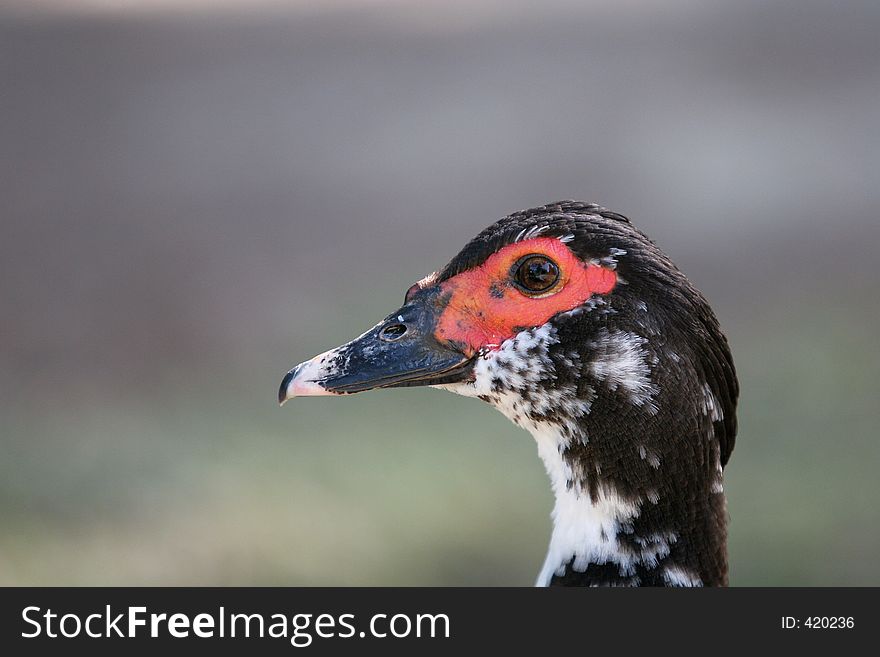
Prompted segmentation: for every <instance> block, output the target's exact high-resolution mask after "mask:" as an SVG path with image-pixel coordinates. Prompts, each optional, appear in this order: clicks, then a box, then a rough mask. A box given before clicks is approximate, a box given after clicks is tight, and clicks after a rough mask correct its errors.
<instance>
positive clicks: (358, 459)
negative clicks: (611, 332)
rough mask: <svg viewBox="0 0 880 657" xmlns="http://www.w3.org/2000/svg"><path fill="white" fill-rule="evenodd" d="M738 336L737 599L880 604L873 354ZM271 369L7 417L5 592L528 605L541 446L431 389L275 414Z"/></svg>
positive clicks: (830, 328) (831, 329)
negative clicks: (349, 588) (459, 598)
mask: <svg viewBox="0 0 880 657" xmlns="http://www.w3.org/2000/svg"><path fill="white" fill-rule="evenodd" d="M831 316H833V315H830V314H829V315H827V316H826V317H831ZM795 321H797V325H798V330H797V331H792V330H788V329H787V328H786V327H790V326H792V325H793V323H794V322H795ZM740 326H743V327H744V326H746V325H744V324H739V325H738V326H737V329H736V330H735V331H734V332H733V333H732V334H731V338H732V343H733V348H734V353H735V354H736V356H737V363H738V367H739V372H740V379H741V382H742V388H743V394H742V401H741V407H740V409H741V410H740V433H739V437H738V440H737V447H736V450H735V451H734V454H733V458H732V460H731V462H730V465H729V467H728V469H727V475H726V482H725V488H726V490H727V493H728V498H729V508H730V514H731V517H732V522H731V526H730V555H731V572H732V575H731V581H732V584H734V585H790V584H798V585H806V584H815V585H831V584H851V585H869V584H874V585H876V584H878V583H880V567H878V564H877V562H876V554H877V553H878V552H880V529H878V523H877V519H878V518H877V502H878V493H877V491H878V485H877V481H876V472H875V470H876V465H877V463H878V462H880V445H878V441H877V440H876V425H875V423H874V419H875V418H876V415H877V411H876V408H875V407H876V395H875V394H873V392H872V380H873V376H874V373H875V372H876V371H878V366H880V362H878V361H880V359H878V356H877V351H876V349H872V345H873V342H874V341H873V336H872V335H871V333H870V331H868V330H867V327H862V328H860V326H862V325H861V324H859V323H858V322H855V323H854V322H850V323H846V324H840V323H837V322H831V321H828V320H827V319H826V320H824V321H823V320H821V319H819V320H813V321H809V322H808V321H805V317H793V316H792V315H791V314H790V313H788V314H778V316H776V317H775V318H774V317H770V318H767V321H766V323H765V324H764V325H763V327H762V330H761V332H760V333H755V334H748V333H747V332H745V331H740V330H739V327H740ZM829 336H832V337H831V339H829ZM311 339H312V338H310V340H311ZM324 346H327V345H324ZM254 364H255V365H256V366H257V367H255V369H253V370H245V371H242V370H237V371H226V372H213V373H211V375H207V374H206V373H205V372H201V373H199V379H198V380H195V379H192V378H186V377H184V378H183V379H177V380H175V381H173V382H170V383H169V384H168V386H167V387H166V388H164V389H163V391H162V392H161V393H157V394H155V395H154V396H153V397H150V398H134V397H130V396H127V395H125V394H118V395H116V396H115V397H113V396H111V395H109V394H108V393H107V392H106V391H100V390H93V391H91V392H84V391H80V394H82V395H83V397H82V398H79V399H67V400H65V399H59V400H56V401H55V402H53V403H48V404H45V405H41V406H39V407H36V406H35V407H32V408H27V407H26V406H23V405H17V406H16V407H14V408H13V407H7V408H5V409H4V412H3V414H2V432H3V436H4V450H5V452H6V457H5V458H4V459H3V460H2V462H0V512H2V517H3V527H4V531H3V533H2V536H0V583H2V584H4V585H40V584H43V585H50V584H51V585H60V584H80V585H85V584H88V585H121V584H125V585H137V584H150V585H154V584H193V585H195V584H211V585H222V584H229V585H235V584H305V585H319V584H323V585H333V584H354V585H361V584H364V585H366V584H400V585H407V584H411V585H415V584H425V585H514V584H519V585H528V584H531V583H532V581H533V578H534V576H535V574H536V572H537V570H538V568H539V566H540V563H541V560H542V557H543V552H544V549H545V547H546V541H547V539H548V538H549V531H550V520H549V511H550V508H551V504H552V498H551V494H550V491H549V486H548V484H547V481H546V477H545V474H544V472H543V468H542V465H541V463H540V461H539V460H538V458H537V457H536V454H535V448H534V445H533V442H532V439H531V437H530V436H528V434H526V433H524V432H522V431H521V430H519V429H517V428H515V427H514V426H513V425H512V424H510V423H509V422H508V421H507V420H506V419H505V418H503V417H502V416H501V415H500V414H497V413H496V412H495V411H494V410H492V409H491V408H490V407H488V406H486V405H484V404H481V403H478V402H476V401H474V400H468V399H463V398H458V397H455V396H453V395H450V394H448V393H445V392H441V391H436V390H427V389H406V390H400V391H380V392H376V393H371V394H364V395H357V396H353V397H351V398H346V399H344V400H339V399H314V400H312V399H309V400H294V401H293V402H292V403H289V404H287V405H286V406H285V407H284V408H283V409H279V408H278V407H277V406H276V405H275V403H274V399H273V397H274V392H275V390H274V388H275V385H276V383H277V381H276V379H280V376H281V374H283V369H284V368H285V367H287V365H288V364H287V363H286V362H285V363H283V364H281V363H280V362H279V361H278V360H277V357H275V356H274V355H272V354H268V353H266V354H262V355H261V356H260V357H259V358H255V359H254ZM89 395H93V396H92V397H89Z"/></svg>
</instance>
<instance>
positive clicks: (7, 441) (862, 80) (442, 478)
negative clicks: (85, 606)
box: [0, 0, 880, 585]
mask: <svg viewBox="0 0 880 657" xmlns="http://www.w3.org/2000/svg"><path fill="white" fill-rule="evenodd" d="M878 30H880V3H877V2H874V1H872V0H865V1H863V2H858V1H852V2H850V1H835V2H830V1H828V2H816V1H813V0H788V1H780V2H764V1H759V0H736V1H727V2H720V1H714V0H703V1H699V2H698V1H696V0H692V1H689V0H669V1H665V2H644V3H642V2H637V1H635V0H625V1H620V0H594V1H592V2H546V1H542V2H534V3H522V2H510V1H505V2H502V1H501V0H496V1H493V2H482V3H475V2H465V1H463V0H456V1H453V2H450V1H440V0H436V1H433V2H418V3H416V2H404V1H403V0H399V1H396V2H395V1H391V0H371V1H369V2H358V1H355V0H332V1H325V2H281V1H280V0H278V1H276V2H270V1H265V0H264V1H252V2H239V3H236V2H232V1H231V0H226V1H225V2H209V1H208V0H155V1H153V2H146V0H144V1H143V2H140V1H137V0H129V1H128V2H123V1H114V0H69V1H67V2H50V1H49V0H15V1H10V0H6V2H4V3H2V8H0V112H2V114H0V118H2V121H0V199H2V202H0V208H2V209H0V221H2V227H0V333H2V336H0V528H2V531H0V583H2V584H112V585H122V584H218V585H219V584H308V585H312V584H328V585H331V584H358V585H359V584H428V585H435V584H459V585H469V584H483V585H494V584H522V585H528V584H531V583H532V581H533V579H534V577H535V575H536V573H537V571H538V569H539V566H540V564H541V561H542V559H543V556H544V550H545V548H546V543H547V540H548V538H549V532H550V518H549V512H550V508H551V504H552V498H551V493H550V489H549V485H548V482H547V481H546V475H545V473H544V471H543V467H542V465H541V463H540V461H539V459H538V458H537V456H536V453H535V447H534V444H533V441H532V439H531V438H530V437H529V436H528V435H527V434H526V433H524V432H523V431H521V430H519V429H516V428H515V427H514V426H513V425H512V424H511V423H510V422H508V421H507V420H506V419H505V418H503V417H502V416H501V415H500V414H498V413H496V412H495V411H493V410H492V409H491V408H489V407H488V406H486V405H482V404H480V403H479V402H476V401H475V400H468V399H463V398H458V397H455V396H453V395H450V394H448V393H444V392H440V391H436V390H427V389H408V390H401V391H379V392H375V393H370V394H365V395H359V396H356V397H353V398H349V399H345V400H327V399H314V400H294V402H293V403H290V404H288V405H286V406H285V407H284V408H283V409H279V408H278V406H277V403H276V401H275V395H276V390H277V387H278V384H279V381H280V379H281V377H282V375H283V374H284V373H285V371H286V370H287V369H288V368H289V367H290V366H292V365H293V364H295V363H297V362H299V361H300V360H303V359H304V358H306V357H308V356H311V355H312V354H314V353H317V352H319V351H322V350H324V349H326V348H328V347H331V346H335V345H337V344H339V343H341V342H343V341H346V340H348V339H349V338H351V337H354V336H355V335H357V334H359V333H360V332H361V331H362V330H364V329H366V328H367V327H369V326H372V324H373V323H374V322H375V321H378V320H379V319H381V317H383V316H384V315H385V314H386V313H387V312H389V311H390V310H393V309H394V308H396V307H397V306H398V305H399V304H400V302H401V301H402V297H403V293H404V292H405V290H406V289H407V287H408V286H409V285H410V284H411V283H413V282H414V281H415V280H417V279H418V278H420V277H421V276H423V275H424V274H426V273H428V272H430V271H432V270H433V269H435V268H437V267H439V266H442V265H443V264H445V262H446V261H447V260H448V259H450V258H451V257H452V256H453V255H454V254H455V253H456V251H457V250H458V249H459V248H460V247H461V246H463V245H464V244H465V243H466V241H467V240H469V239H470V238H471V237H472V236H473V235H474V234H476V232H478V231H479V230H480V229H482V228H483V227H484V226H485V225H487V224H489V223H490V222H492V221H494V220H495V219H497V218H499V217H501V216H503V215H505V214H507V213H508V212H511V211H514V210H517V209H521V208H525V207H530V206H534V205H539V204H543V203H546V202H550V201H554V200H558V199H561V198H578V199H583V200H591V201H595V202H598V203H601V204H603V205H606V206H608V207H610V208H612V209H614V210H616V211H618V212H621V213H624V214H626V215H628V216H630V217H631V218H632V220H633V221H634V222H635V223H636V224H637V225H638V226H640V227H642V228H643V229H644V230H645V231H646V232H647V233H648V234H649V235H651V236H652V237H653V238H654V239H655V240H656V241H657V242H658V243H659V244H660V245H661V247H663V248H664V249H665V250H666V251H667V252H668V253H669V254H670V255H671V256H672V258H673V259H674V260H675V261H676V262H677V263H678V265H679V266H680V267H681V268H682V269H683V270H684V271H685V272H686V273H687V274H688V275H689V276H690V277H691V279H692V280H693V281H694V282H695V283H696V285H697V286H698V287H699V288H701V289H702V290H703V291H704V292H705V294H706V295H707V296H708V298H709V299H710V300H711V302H712V304H713V306H714V308H715V310H716V312H717V314H718V316H719V318H720V320H721V322H722V325H723V326H724V328H725V330H726V333H727V335H728V337H729V338H730V341H731V343H732V348H733V352H734V356H735V358H736V363H737V366H738V369H739V376H740V381H741V383H742V398H741V406H740V432H739V437H738V439H737V447H736V450H735V451H734V453H733V457H732V460H731V462H730V465H729V467H728V469H727V474H726V482H725V488H726V490H727V491H729V504H730V515H731V517H732V521H731V526H730V535H731V539H730V556H731V562H732V565H731V582H732V584H734V585H770V584H776V585H778V584H782V585H792V584H820V585H826V584H828V585H830V584H850V585H864V584H873V585H878V584H880V562H878V558H877V555H878V553H880V522H878V521H880V511H878V504H880V484H878V480H877V467H878V463H880V441H878V425H880V411H878V394H877V387H876V381H877V375H878V371H880V349H878V345H877V339H876V329H877V322H878V319H880V307H878V298H877V293H876V282H877V278H878V277H877V251H878V248H880V230H878V227H880V222H878V216H880V173H878V172H880V129H878V118H880V39H878V37H877V34H878Z"/></svg>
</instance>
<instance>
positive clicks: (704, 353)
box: [279, 201, 739, 586]
mask: <svg viewBox="0 0 880 657" xmlns="http://www.w3.org/2000/svg"><path fill="white" fill-rule="evenodd" d="M402 386H432V387H437V388H443V389H446V390H450V391H452V392H455V393H458V394H461V395H465V396H468V397H477V398H479V399H482V400H483V401H485V402H488V403H489V404H492V405H493V406H495V407H496V408H497V409H498V410H500V411H501V412H502V413H503V414H504V415H506V416H507V417H508V418H510V420H512V421H513V422H514V423H515V424H517V425H519V426H520V427H523V428H525V429H526V430H528V431H529V432H530V433H531V434H532V436H534V438H535V441H536V442H537V445H538V453H539V455H540V457H541V458H542V460H543V462H544V465H545V467H546V469H547V472H548V474H549V476H550V481H551V484H552V487H553V492H554V494H555V498H556V502H555V506H554V509H553V512H552V517H553V523H554V526H553V533H552V536H551V539H550V547H549V550H548V553H547V558H546V560H545V562H544V566H543V568H542V569H541V572H540V574H539V576H538V580H537V585H541V586H543V585H568V586H724V585H726V584H727V582H728V576H727V571H728V567H727V549H726V539H727V529H726V525H727V510H726V501H725V497H724V492H723V487H722V478H723V468H724V466H725V465H726V463H727V460H728V458H729V457H730V453H731V451H732V450H733V444H734V438H735V435H736V402H737V396H738V392H739V390H738V383H737V379H736V372H735V369H734V364H733V360H732V357H731V354H730V349H729V347H728V344H727V340H726V338H725V337H724V335H723V334H722V332H721V329H720V328H719V325H718V321H717V319H716V318H715V315H714V313H713V312H712V310H711V308H710V307H709V305H708V303H707V302H706V300H705V299H704V297H703V295H702V294H701V293H700V292H698V291H697V289H696V288H694V286H693V285H692V284H691V283H690V281H688V279H687V278H686V277H685V276H684V274H682V273H681V272H680V271H679V270H678V268H677V267H676V266H675V265H674V264H673V263H672V262H671V261H670V259H669V258H668V257H667V256H666V255H665V254H664V253H663V252H662V251H661V250H660V249H659V248H658V247H657V246H656V245H655V244H654V243H653V242H652V241H651V240H650V239H648V238H647V237H646V236H645V235H644V234H643V233H642V232H641V231H639V230H638V229H637V228H635V227H634V226H633V225H632V224H631V223H630V222H629V220H628V219H627V218H626V217H624V216H622V215H620V214H617V213H615V212H611V211H610V210H607V209H605V208H603V207H601V206H598V205H594V204H589V203H583V202H578V201H561V202H557V203H551V204H549V205H545V206H542V207H538V208H533V209H530V210H525V211H521V212H516V213H514V214H511V215H509V216H507V217H505V218H503V219H501V220H500V221H498V222H496V223H494V224H492V225H491V226H489V227H488V228H486V229H485V230H484V231H483V232H481V233H480V234H479V235H477V236H476V237H475V238H474V239H473V240H471V242H470V243H469V244H468V245H467V246H466V247H465V248H464V249H463V250H462V251H461V252H460V253H459V254H458V255H457V256H455V258H453V259H452V261H451V262H450V263H449V264H448V265H446V267H444V268H443V269H442V270H440V271H438V272H435V273H433V274H431V275H429V276H427V277H426V278H424V279H422V280H421V281H419V282H418V283H416V284H415V285H413V286H412V287H410V288H409V290H408V291H407V293H406V297H405V302H404V305H403V307H401V308H400V309H398V310H395V311H394V312H393V313H391V314H390V315H388V316H387V317H386V318H385V319H384V320H382V321H381V322H379V324H377V325H376V326H374V327H373V328H371V329H370V330H368V331H367V332H366V333H364V334H363V335H361V336H360V337H358V338H356V339H355V340H352V341H351V342H349V343H347V344H344V345H342V346H340V347H337V348H335V349H331V350H329V351H327V352H324V353H323V354H320V355H318V356H315V357H314V358H313V359H311V360H309V361H306V362H304V363H301V364H299V365H297V366H296V367H294V368H293V369H292V370H290V371H289V372H288V373H287V375H286V376H285V377H284V380H283V381H282V383H281V389H280V391H279V402H281V403H284V402H285V401H286V400H288V399H290V398H292V397H299V396H309V395H344V394H350V393H355V392H361V391H364V390H370V389H373V388H394V387H402Z"/></svg>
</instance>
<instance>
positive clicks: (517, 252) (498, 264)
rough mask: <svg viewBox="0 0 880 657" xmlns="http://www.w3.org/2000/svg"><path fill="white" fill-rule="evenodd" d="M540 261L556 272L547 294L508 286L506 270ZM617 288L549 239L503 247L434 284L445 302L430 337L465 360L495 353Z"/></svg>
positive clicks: (608, 274) (604, 273) (612, 279)
mask: <svg viewBox="0 0 880 657" xmlns="http://www.w3.org/2000/svg"><path fill="white" fill-rule="evenodd" d="M531 254H535V255H544V256H547V257H548V258H550V259H551V260H553V262H555V263H556V265H557V266H558V267H559V280H558V281H557V283H556V285H554V287H553V288H552V289H551V290H548V291H547V292H545V293H543V294H541V295H538V296H529V295H527V294H525V293H524V292H523V291H522V290H520V289H519V288H518V287H517V286H516V285H514V283H513V277H512V272H511V268H512V267H513V265H514V264H515V263H516V262H517V260H519V259H520V258H522V257H523V256H527V255H531ZM616 283H617V274H615V273H614V271H613V270H611V269H607V268H605V267H601V266H599V265H594V264H590V263H585V262H583V261H581V260H580V259H579V258H578V257H577V256H576V255H575V254H574V253H572V252H571V250H570V249H569V248H568V247H567V246H566V245H565V244H563V243H562V242H560V241H559V240H558V239H557V238H555V237H536V238H534V239H530V240H525V241H523V242H517V243H516V244H511V245H509V246H506V247H504V248H503V249H501V250H500V251H498V252H497V253H494V254H492V255H491V256H489V257H488V258H487V259H486V261H485V262H484V263H483V264H481V265H480V266H478V267H475V268H473V269H470V270H468V271H466V272H462V273H461V274H458V275H457V276H453V277H452V278H450V279H449V280H447V281H444V282H443V283H441V284H440V290H441V296H442V297H446V296H447V295H448V297H449V302H448V304H447V306H446V307H445V308H444V309H443V312H442V314H441V315H440V318H439V320H438V322H437V328H436V329H435V331H434V336H435V337H436V338H437V340H438V341H439V342H441V343H446V344H450V343H452V344H454V345H455V346H456V347H457V348H458V349H460V350H463V352H464V354H465V355H466V356H468V357H470V356H473V355H474V354H475V353H477V352H478V351H479V350H480V349H483V348H485V349H498V348H499V347H500V345H501V343H502V342H504V341H505V340H507V339H508V338H512V337H513V336H514V335H516V334H517V333H518V332H519V331H521V330H523V329H525V328H529V327H534V326H541V325H543V324H545V323H546V322H547V320H549V319H550V318H551V317H553V316H554V315H555V314H557V313H559V312H564V311H566V310H571V309H573V308H577V307H578V306H580V305H581V304H582V303H584V302H585V301H586V300H587V299H589V298H590V297H591V296H593V295H594V294H607V293H609V292H610V291H611V290H612V289H614V286H615V285H616Z"/></svg>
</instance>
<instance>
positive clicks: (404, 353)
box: [278, 290, 473, 404]
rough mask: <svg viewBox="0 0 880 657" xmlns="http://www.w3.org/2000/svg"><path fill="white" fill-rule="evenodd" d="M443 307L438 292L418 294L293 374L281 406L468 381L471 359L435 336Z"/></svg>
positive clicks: (288, 376)
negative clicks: (293, 401)
mask: <svg viewBox="0 0 880 657" xmlns="http://www.w3.org/2000/svg"><path fill="white" fill-rule="evenodd" d="M444 305H445V304H444V303H442V302H441V301H440V300H439V298H438V294H437V293H436V292H429V291H427V290H426V291H424V293H422V294H418V295H416V296H415V297H414V298H413V299H412V300H410V301H409V302H408V303H407V304H406V305H405V306H403V307H402V308H400V309H399V310H397V311H395V312H393V313H391V314H390V315H389V316H388V317H386V318H385V319H384V320H383V321H381V322H379V323H378V324H376V326H374V327H373V328H371V329H370V330H369V331H367V332H366V333H364V334H363V335H361V336H360V337H359V338H356V339H354V340H352V341H351V342H348V343H346V344H344V345H342V346H340V347H336V348H335V349H330V350H329V351H325V352H324V353H322V354H318V355H317V356H315V357H314V358H312V359H311V360H307V361H305V362H303V363H300V364H299V365H297V366H296V367H294V368H293V369H292V370H290V371H289V372H288V373H287V374H286V375H285V376H284V379H283V380H282V381H281V388H280V389H279V390H278V402H279V403H280V404H283V403H284V402H285V401H287V400H288V399H291V398H293V397H314V396H319V395H344V394H351V393H355V392H362V391H364V390H372V389H373V388H399V387H404V386H427V385H436V384H441V383H454V382H458V381H463V380H466V379H467V378H468V377H469V376H470V374H471V370H472V366H473V358H471V357H468V356H466V355H464V354H463V353H462V352H461V351H458V350H457V349H455V347H454V346H453V345H447V344H441V343H440V342H439V341H438V340H437V339H436V337H435V335H434V330H435V328H436V325H437V318H438V317H439V314H440V312H441V311H442V309H443V306H444Z"/></svg>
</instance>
